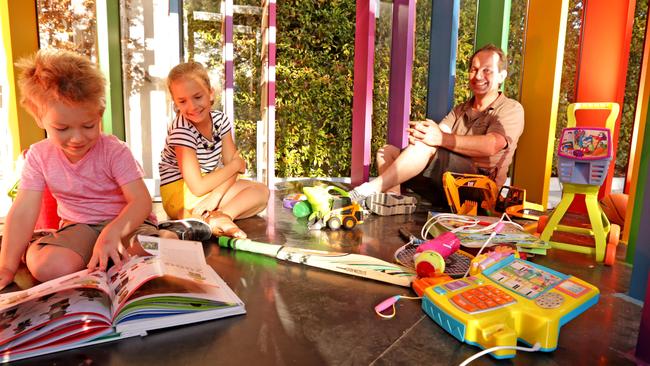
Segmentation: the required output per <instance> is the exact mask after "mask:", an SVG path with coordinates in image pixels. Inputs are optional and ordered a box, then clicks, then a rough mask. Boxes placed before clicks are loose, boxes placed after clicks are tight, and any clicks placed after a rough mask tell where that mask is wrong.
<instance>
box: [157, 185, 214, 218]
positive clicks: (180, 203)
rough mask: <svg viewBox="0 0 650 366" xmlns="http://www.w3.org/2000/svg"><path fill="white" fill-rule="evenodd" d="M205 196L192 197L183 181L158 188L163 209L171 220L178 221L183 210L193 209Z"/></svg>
mask: <svg viewBox="0 0 650 366" xmlns="http://www.w3.org/2000/svg"><path fill="white" fill-rule="evenodd" d="M206 196H207V194H206V195H203V196H201V197H197V196H195V195H193V194H192V192H191V191H190V189H189V188H188V187H187V184H185V181H184V180H183V179H179V180H177V181H175V182H172V183H167V184H165V185H164V186H160V197H161V198H162V204H163V209H164V210H165V212H166V213H167V215H168V216H169V217H171V218H172V219H180V218H181V214H182V213H183V209H188V210H191V209H193V208H194V206H196V204H197V203H199V202H201V201H202V200H203V199H204V198H205V197H206Z"/></svg>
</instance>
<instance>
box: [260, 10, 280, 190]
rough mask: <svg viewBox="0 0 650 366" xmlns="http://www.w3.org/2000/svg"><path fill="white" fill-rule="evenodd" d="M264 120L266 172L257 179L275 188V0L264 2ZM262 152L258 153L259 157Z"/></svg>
mask: <svg viewBox="0 0 650 366" xmlns="http://www.w3.org/2000/svg"><path fill="white" fill-rule="evenodd" d="M262 7H263V14H262V55H261V57H262V80H261V82H262V93H261V94H262V100H261V103H260V105H261V109H262V122H263V124H264V127H265V130H266V141H265V142H266V148H265V149H264V152H263V154H262V155H263V160H264V161H265V162H266V167H265V168H266V171H265V174H264V175H263V176H262V177H260V176H258V177H257V179H258V180H261V181H262V182H264V183H266V185H267V186H268V187H269V188H271V189H272V188H273V184H274V183H275V51H276V44H275V34H276V19H275V16H276V9H275V7H276V3H275V0H263V2H262ZM259 158H260V154H259V153H258V159H259Z"/></svg>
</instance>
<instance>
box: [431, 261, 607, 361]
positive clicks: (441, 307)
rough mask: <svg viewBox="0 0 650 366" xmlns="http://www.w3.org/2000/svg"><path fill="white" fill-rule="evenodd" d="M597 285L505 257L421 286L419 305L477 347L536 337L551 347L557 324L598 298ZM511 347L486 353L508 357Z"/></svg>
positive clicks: (554, 345)
mask: <svg viewBox="0 0 650 366" xmlns="http://www.w3.org/2000/svg"><path fill="white" fill-rule="evenodd" d="M599 293H600V292H599V291H598V288H596V287H595V286H593V285H591V284H589V283H587V282H585V281H582V280H580V279H578V278H576V277H574V276H569V275H565V274H562V273H559V272H557V271H554V270H552V269H549V268H546V267H544V266H541V265H538V264H534V263H532V262H529V261H525V260H522V259H517V258H515V257H514V256H512V255H511V256H509V257H506V258H504V259H502V260H500V261H498V262H496V263H495V264H494V265H492V266H491V267H489V268H488V269H486V270H485V271H483V272H482V273H480V274H478V275H476V276H470V277H465V278H462V279H458V280H454V281H450V282H446V283H443V284H439V285H435V286H431V287H429V288H427V289H426V291H425V294H424V297H423V300H422V309H423V310H424V312H425V313H427V315H429V316H430V317H431V318H432V319H433V320H434V321H435V322H436V323H437V324H438V325H439V326H441V327H442V328H443V329H445V330H446V331H447V332H449V333H451V334H452V335H453V336H454V337H456V338H457V339H458V340H459V341H461V342H465V343H468V344H471V345H475V346H479V347H481V348H491V347H494V346H516V345H517V342H518V341H521V342H523V343H526V344H528V345H534V344H535V343H538V342H539V343H540V345H541V349H540V351H544V352H551V351H553V350H555V349H556V348H557V341H558V337H559V335H560V327H562V326H563V325H564V324H566V323H567V322H569V321H570V320H571V319H573V318H575V317H576V316H578V315H579V314H580V313H582V312H583V311H585V310H586V309H588V308H589V307H591V306H592V305H594V304H595V303H596V302H598V297H599ZM515 352H516V351H515V350H514V349H501V350H497V351H495V352H492V353H491V355H492V356H493V357H495V358H498V359H505V358H512V357H514V356H515Z"/></svg>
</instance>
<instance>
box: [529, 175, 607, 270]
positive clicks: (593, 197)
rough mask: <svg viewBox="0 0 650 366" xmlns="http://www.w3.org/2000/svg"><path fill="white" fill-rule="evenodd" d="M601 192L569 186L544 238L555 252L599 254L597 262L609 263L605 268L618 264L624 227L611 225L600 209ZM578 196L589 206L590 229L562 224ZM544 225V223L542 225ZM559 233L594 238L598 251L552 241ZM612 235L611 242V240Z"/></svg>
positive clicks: (597, 188)
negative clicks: (619, 235) (581, 195)
mask: <svg viewBox="0 0 650 366" xmlns="http://www.w3.org/2000/svg"><path fill="white" fill-rule="evenodd" d="M599 188H600V187H599V186H596V185H584V184H571V183H565V184H564V189H563V193H562V199H561V200H560V203H559V204H558V206H557V207H556V208H555V210H554V211H553V212H552V213H551V215H550V217H549V218H548V221H547V222H546V225H545V226H544V230H543V231H542V234H541V235H540V238H541V239H542V240H544V241H547V242H548V243H549V244H551V246H552V247H553V248H557V249H562V250H568V251H572V252H578V253H584V254H590V255H593V254H595V256H596V261H598V262H603V261H605V264H607V265H611V264H613V263H614V260H615V255H616V245H617V244H618V234H619V233H620V227H618V225H612V224H610V223H609V220H608V219H607V216H605V214H604V213H603V211H602V209H601V208H600V205H599V204H598V190H599ZM576 194H584V195H585V204H586V206H587V213H588V215H589V226H590V227H576V226H570V225H562V224H560V221H561V220H562V218H563V217H564V215H565V214H566V212H567V210H568V209H569V206H570V205H571V203H572V202H573V199H574V198H575V195H576ZM544 221H546V220H544ZM540 225H544V222H540ZM555 231H562V232H568V233H573V234H580V235H588V236H591V237H593V238H594V244H595V247H593V248H592V247H589V246H584V245H578V244H571V243H562V242H557V241H552V240H551V237H552V236H553V233H554V232H555ZM608 234H609V240H608V238H607V236H608ZM606 253H607V258H605V254H606Z"/></svg>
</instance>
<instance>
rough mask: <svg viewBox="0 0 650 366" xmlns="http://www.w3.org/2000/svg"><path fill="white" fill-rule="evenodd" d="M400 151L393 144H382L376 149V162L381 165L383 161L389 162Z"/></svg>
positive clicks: (395, 157) (393, 159)
mask: <svg viewBox="0 0 650 366" xmlns="http://www.w3.org/2000/svg"><path fill="white" fill-rule="evenodd" d="M401 152H402V151H401V150H400V149H399V148H398V147H397V146H393V145H388V144H386V145H384V146H382V147H381V148H380V149H379V150H378V151H377V156H376V159H377V164H379V165H383V164H385V163H388V164H391V163H392V162H393V161H395V159H397V157H398V156H399V154H400V153H401Z"/></svg>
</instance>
